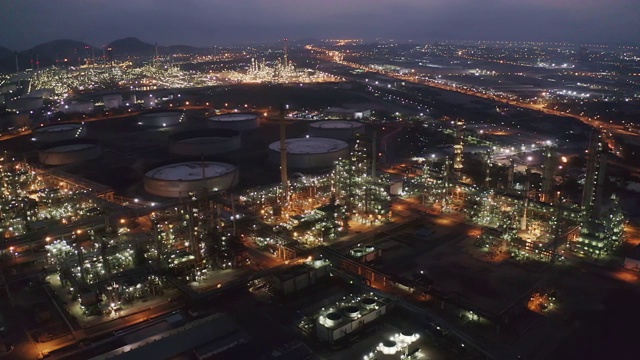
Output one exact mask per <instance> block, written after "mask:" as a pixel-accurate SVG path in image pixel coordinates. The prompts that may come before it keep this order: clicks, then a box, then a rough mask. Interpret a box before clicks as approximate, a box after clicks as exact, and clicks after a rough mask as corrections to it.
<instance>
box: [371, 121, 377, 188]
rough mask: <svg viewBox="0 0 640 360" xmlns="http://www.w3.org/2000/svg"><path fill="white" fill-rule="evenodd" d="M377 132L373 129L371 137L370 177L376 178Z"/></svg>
mask: <svg viewBox="0 0 640 360" xmlns="http://www.w3.org/2000/svg"><path fill="white" fill-rule="evenodd" d="M377 135H378V134H377V132H376V131H375V130H373V139H372V141H371V179H373V180H375V179H376V171H377V169H376V163H377V162H378V150H377V144H376V142H377V140H378V136H377Z"/></svg>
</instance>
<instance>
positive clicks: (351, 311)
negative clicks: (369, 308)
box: [342, 305, 360, 319]
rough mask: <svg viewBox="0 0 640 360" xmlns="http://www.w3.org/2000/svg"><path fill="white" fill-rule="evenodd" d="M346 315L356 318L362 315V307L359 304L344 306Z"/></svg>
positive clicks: (343, 309) (343, 310)
mask: <svg viewBox="0 0 640 360" xmlns="http://www.w3.org/2000/svg"><path fill="white" fill-rule="evenodd" d="M342 312H344V314H345V316H347V317H348V318H351V319H355V318H357V317H358V315H360V309H359V308H358V307H357V306H353V305H349V306H345V307H343V308H342Z"/></svg>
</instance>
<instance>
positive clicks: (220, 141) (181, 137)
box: [169, 129, 242, 156]
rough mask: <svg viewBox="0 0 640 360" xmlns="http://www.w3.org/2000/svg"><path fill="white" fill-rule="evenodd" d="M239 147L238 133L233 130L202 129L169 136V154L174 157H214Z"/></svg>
mask: <svg viewBox="0 0 640 360" xmlns="http://www.w3.org/2000/svg"><path fill="white" fill-rule="evenodd" d="M241 146H242V142H241V140H240V132H238V131H235V130H227V129H203V130H192V131H184V132H180V133H177V134H173V135H171V136H169V152H170V153H172V154H176V155H187V156H200V155H216V154H221V153H225V152H229V151H233V150H237V149H239V148H240V147H241Z"/></svg>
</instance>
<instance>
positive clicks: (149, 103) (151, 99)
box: [143, 94, 157, 108]
mask: <svg viewBox="0 0 640 360" xmlns="http://www.w3.org/2000/svg"><path fill="white" fill-rule="evenodd" d="M143 99H144V100H143V102H144V107H146V108H153V107H155V106H156V104H157V100H156V98H155V96H153V95H152V94H149V96H145V97H143Z"/></svg>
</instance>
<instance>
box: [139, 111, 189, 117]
mask: <svg viewBox="0 0 640 360" xmlns="http://www.w3.org/2000/svg"><path fill="white" fill-rule="evenodd" d="M183 114H184V113H183V112H182V111H162V112H152V113H147V114H143V115H140V117H143V118H154V117H164V116H182V115H183Z"/></svg>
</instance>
